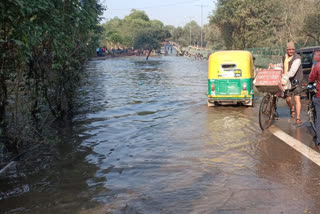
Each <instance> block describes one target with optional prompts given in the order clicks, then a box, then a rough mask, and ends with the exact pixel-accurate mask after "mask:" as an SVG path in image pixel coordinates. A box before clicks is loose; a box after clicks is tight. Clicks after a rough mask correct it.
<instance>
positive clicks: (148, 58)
mask: <svg viewBox="0 0 320 214" xmlns="http://www.w3.org/2000/svg"><path fill="white" fill-rule="evenodd" d="M151 51H152V50H149V53H148V55H147V58H146V60H148V59H149V56H150V54H151Z"/></svg>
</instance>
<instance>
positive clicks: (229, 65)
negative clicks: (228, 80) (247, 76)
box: [221, 64, 237, 71]
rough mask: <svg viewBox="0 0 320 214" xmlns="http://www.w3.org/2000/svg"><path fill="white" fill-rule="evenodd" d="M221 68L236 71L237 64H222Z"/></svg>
mask: <svg viewBox="0 0 320 214" xmlns="http://www.w3.org/2000/svg"><path fill="white" fill-rule="evenodd" d="M221 68H222V70H223V71H234V70H235V69H237V65H236V64H222V65H221Z"/></svg>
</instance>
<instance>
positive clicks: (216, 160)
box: [0, 56, 320, 214]
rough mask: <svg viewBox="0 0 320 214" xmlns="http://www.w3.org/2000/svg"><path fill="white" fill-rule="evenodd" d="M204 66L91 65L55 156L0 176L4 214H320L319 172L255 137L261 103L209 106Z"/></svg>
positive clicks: (266, 137) (133, 61)
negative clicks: (78, 106) (72, 117)
mask: <svg viewBox="0 0 320 214" xmlns="http://www.w3.org/2000/svg"><path fill="white" fill-rule="evenodd" d="M207 67H208V66H207V62H205V61H196V60H192V59H187V58H184V57H175V56H167V57H160V58H150V60H149V61H145V58H144V57H141V58H140V57H127V58H114V59H111V60H104V61H103V60H101V61H91V62H89V63H88V64H87V66H86V68H85V72H86V73H87V77H86V81H85V83H84V84H83V86H82V87H81V90H80V94H81V96H80V100H79V102H80V103H81V104H82V106H81V108H80V109H79V112H78V113H77V115H76V116H75V118H74V120H73V122H72V124H67V125H65V126H64V127H63V129H61V131H60V132H57V139H58V141H59V143H58V144H57V145H56V146H55V147H54V150H53V152H52V151H51V150H48V151H47V152H46V151H42V152H41V153H40V154H39V156H37V157H32V158H29V159H26V160H25V161H23V160H22V161H20V162H18V163H17V164H16V166H15V167H13V168H12V169H11V170H10V171H8V172H7V175H6V177H1V178H0V182H1V183H0V184H1V189H0V192H1V194H0V213H79V214H82V213H88V214H91V213H146V214H149V213H317V212H318V211H319V209H320V200H319V198H320V180H319V178H320V173H319V171H320V170H319V167H318V166H316V165H315V164H313V163H312V162H311V161H309V160H308V159H306V158H305V157H304V156H302V155H301V154H299V153H298V152H296V151H295V150H293V149H292V148H290V147H289V146H287V145H285V144H284V143H282V142H281V141H280V140H279V139H277V138H276V137H275V136H273V135H272V134H271V133H270V132H268V131H265V132H261V130H260V128H259V125H258V117H257V115H258V108H259V102H260V99H261V98H259V97H258V96H256V102H255V107H254V108H248V107H243V106H218V107H215V108H208V107H207V104H206V91H207ZM279 111H280V114H281V115H282V117H283V118H284V120H286V118H287V117H288V113H287V112H286V108H285V106H284V105H283V107H281V104H280V107H279ZM278 123H283V120H281V121H280V122H278ZM286 123H287V122H286ZM288 127H289V128H285V131H286V132H290V133H291V134H292V135H294V136H295V133H297V135H298V132H301V131H302V132H305V130H304V129H297V128H296V127H295V126H288ZM302 135H303V136H307V135H306V134H304V133H303V134H302ZM306 141H308V142H307V143H309V141H310V138H307V140H306ZM43 162H46V163H48V164H41V163H43ZM37 166H39V167H37Z"/></svg>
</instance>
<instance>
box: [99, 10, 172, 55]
mask: <svg viewBox="0 0 320 214" xmlns="http://www.w3.org/2000/svg"><path fill="white" fill-rule="evenodd" d="M102 28H103V33H102V36H101V41H100V44H101V46H105V45H107V47H108V48H109V49H110V48H131V47H133V48H134V49H143V50H148V53H149V54H148V55H147V57H146V59H147V60H148V58H149V56H150V53H151V51H152V50H158V49H160V48H161V42H163V41H164V39H166V38H169V37H170V36H171V35H170V32H169V28H168V27H166V26H164V24H163V23H162V22H161V21H159V20H150V19H149V17H148V15H147V14H146V13H145V12H144V11H140V10H134V9H133V10H132V11H131V13H130V14H129V15H127V16H126V17H124V19H119V18H117V17H116V18H113V19H111V20H109V21H107V22H106V23H104V24H102Z"/></svg>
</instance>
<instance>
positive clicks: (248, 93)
mask: <svg viewBox="0 0 320 214" xmlns="http://www.w3.org/2000/svg"><path fill="white" fill-rule="evenodd" d="M253 78H254V66H253V57H252V54H251V53H250V52H249V51H217V52H214V53H212V54H211V55H210V57H209V69H208V106H215V105H216V104H243V105H245V106H253V84H252V81H253Z"/></svg>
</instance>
